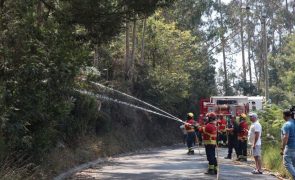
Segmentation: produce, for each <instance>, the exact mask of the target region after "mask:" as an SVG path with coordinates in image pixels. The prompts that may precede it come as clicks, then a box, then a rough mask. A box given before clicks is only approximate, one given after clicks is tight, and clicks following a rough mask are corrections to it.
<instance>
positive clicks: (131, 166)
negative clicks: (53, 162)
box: [70, 146, 277, 180]
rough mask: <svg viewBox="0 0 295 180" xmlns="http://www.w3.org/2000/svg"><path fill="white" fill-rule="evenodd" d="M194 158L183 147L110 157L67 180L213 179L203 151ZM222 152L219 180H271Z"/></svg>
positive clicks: (271, 178) (272, 179)
mask: <svg viewBox="0 0 295 180" xmlns="http://www.w3.org/2000/svg"><path fill="white" fill-rule="evenodd" d="M195 152H196V153H195V155H193V156H189V155H186V149H185V147H183V146H174V147H168V148H160V149H153V150H149V151H146V152H142V153H137V154H133V155H128V156H121V157H117V158H113V159H111V160H110V161H107V162H105V163H102V164H98V165H95V166H93V167H91V168H89V169H85V170H82V171H81V172H78V173H75V174H74V175H73V176H72V177H71V178H70V179H75V180H78V179H100V180H110V179H112V180H113V179H122V180H123V179H124V180H129V179H130V180H131V179H132V180H154V179H172V180H174V179H175V180H176V179H200V180H202V179H207V180H211V179H217V176H212V175H206V174H204V172H205V171H206V170H207V167H208V165H207V160H206V156H205V152H204V148H200V154H199V151H198V149H196V150H195ZM224 155H226V149H220V150H219V156H220V158H219V163H220V173H219V176H218V177H219V179H226V180H230V179H234V180H239V179H241V180H242V179H243V180H256V179H266V180H275V179H277V178H275V177H273V176H271V175H269V174H266V173H265V174H263V175H253V174H251V171H252V168H251V167H250V166H249V164H245V163H238V162H235V161H232V160H225V159H223V157H224ZM248 163H251V162H248Z"/></svg>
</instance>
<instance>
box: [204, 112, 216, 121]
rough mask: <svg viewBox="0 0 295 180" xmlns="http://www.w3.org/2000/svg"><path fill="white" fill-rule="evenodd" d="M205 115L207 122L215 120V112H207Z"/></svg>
mask: <svg viewBox="0 0 295 180" xmlns="http://www.w3.org/2000/svg"><path fill="white" fill-rule="evenodd" d="M206 116H207V117H208V120H209V122H211V121H214V120H216V114H215V113H214V112H209V113H207V114H206Z"/></svg>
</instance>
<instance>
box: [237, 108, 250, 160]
mask: <svg viewBox="0 0 295 180" xmlns="http://www.w3.org/2000/svg"><path fill="white" fill-rule="evenodd" d="M246 118H247V115H246V114H245V113H242V114H241V115H240V123H239V129H238V152H237V153H238V154H237V155H238V159H237V160H238V161H247V139H248V124H247V122H246Z"/></svg>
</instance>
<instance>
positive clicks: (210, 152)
mask: <svg viewBox="0 0 295 180" xmlns="http://www.w3.org/2000/svg"><path fill="white" fill-rule="evenodd" d="M215 148H216V146H215V145H205V151H206V156H207V160H208V161H209V165H214V166H217V159H216V156H215Z"/></svg>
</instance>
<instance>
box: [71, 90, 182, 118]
mask: <svg viewBox="0 0 295 180" xmlns="http://www.w3.org/2000/svg"><path fill="white" fill-rule="evenodd" d="M76 91H77V92H79V93H81V94H85V95H89V96H94V97H96V98H97V99H100V100H105V101H110V102H114V103H117V104H122V105H125V106H128V107H132V108H135V109H139V110H142V111H146V112H149V113H152V114H156V115H158V116H162V117H165V118H168V119H171V120H174V121H177V122H181V123H184V122H183V121H182V120H181V119H179V118H176V117H170V116H167V115H164V114H161V113H159V112H156V111H153V110H150V109H146V108H143V107H139V106H136V105H134V104H130V103H127V102H124V101H120V100H117V99H114V98H110V97H108V96H104V95H101V94H94V93H92V92H89V91H86V90H76Z"/></svg>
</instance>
